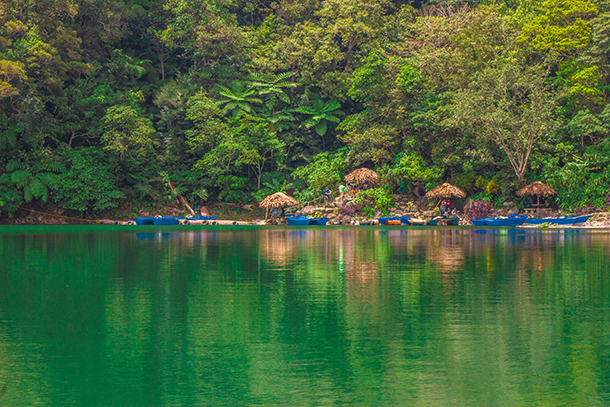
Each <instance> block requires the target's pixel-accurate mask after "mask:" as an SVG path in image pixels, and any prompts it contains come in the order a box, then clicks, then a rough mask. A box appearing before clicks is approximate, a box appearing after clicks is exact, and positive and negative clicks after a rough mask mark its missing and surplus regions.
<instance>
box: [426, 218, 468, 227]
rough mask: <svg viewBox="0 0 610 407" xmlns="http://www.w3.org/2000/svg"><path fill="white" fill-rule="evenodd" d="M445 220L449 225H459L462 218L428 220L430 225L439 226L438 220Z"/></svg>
mask: <svg viewBox="0 0 610 407" xmlns="http://www.w3.org/2000/svg"><path fill="white" fill-rule="evenodd" d="M439 220H443V221H445V222H447V223H446V225H447V226H457V225H459V224H460V218H435V219H432V220H431V221H430V222H428V225H429V226H438V221H439Z"/></svg>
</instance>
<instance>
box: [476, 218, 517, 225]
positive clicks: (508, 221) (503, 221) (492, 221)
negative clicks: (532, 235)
mask: <svg viewBox="0 0 610 407" xmlns="http://www.w3.org/2000/svg"><path fill="white" fill-rule="evenodd" d="M485 223H486V224H487V226H521V225H523V224H524V223H525V218H524V217H507V218H487V219H485Z"/></svg>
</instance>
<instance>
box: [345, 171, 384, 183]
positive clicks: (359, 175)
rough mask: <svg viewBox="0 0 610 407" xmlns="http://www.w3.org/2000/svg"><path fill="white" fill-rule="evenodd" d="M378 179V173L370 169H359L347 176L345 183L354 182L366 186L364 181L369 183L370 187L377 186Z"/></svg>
mask: <svg viewBox="0 0 610 407" xmlns="http://www.w3.org/2000/svg"><path fill="white" fill-rule="evenodd" d="M378 179H379V177H378V176H377V173H376V172H375V171H373V170H369V169H368V168H358V169H357V170H354V171H352V172H350V173H349V174H347V175H346V176H345V182H353V183H356V184H358V185H361V184H364V181H368V182H369V185H376V184H377V180H378Z"/></svg>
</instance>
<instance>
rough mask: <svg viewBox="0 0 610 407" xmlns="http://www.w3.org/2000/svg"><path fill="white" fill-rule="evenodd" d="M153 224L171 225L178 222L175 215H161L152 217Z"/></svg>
mask: <svg viewBox="0 0 610 407" xmlns="http://www.w3.org/2000/svg"><path fill="white" fill-rule="evenodd" d="M153 222H154V224H155V226H173V225H177V224H178V218H176V217H175V216H161V217H158V218H154V220H153Z"/></svg>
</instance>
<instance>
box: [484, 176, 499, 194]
mask: <svg viewBox="0 0 610 407" xmlns="http://www.w3.org/2000/svg"><path fill="white" fill-rule="evenodd" d="M485 191H487V193H488V194H491V195H500V193H501V192H502V186H501V184H500V183H499V182H498V181H496V180H494V179H492V180H491V181H489V182H488V183H487V186H486V187H485Z"/></svg>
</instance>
